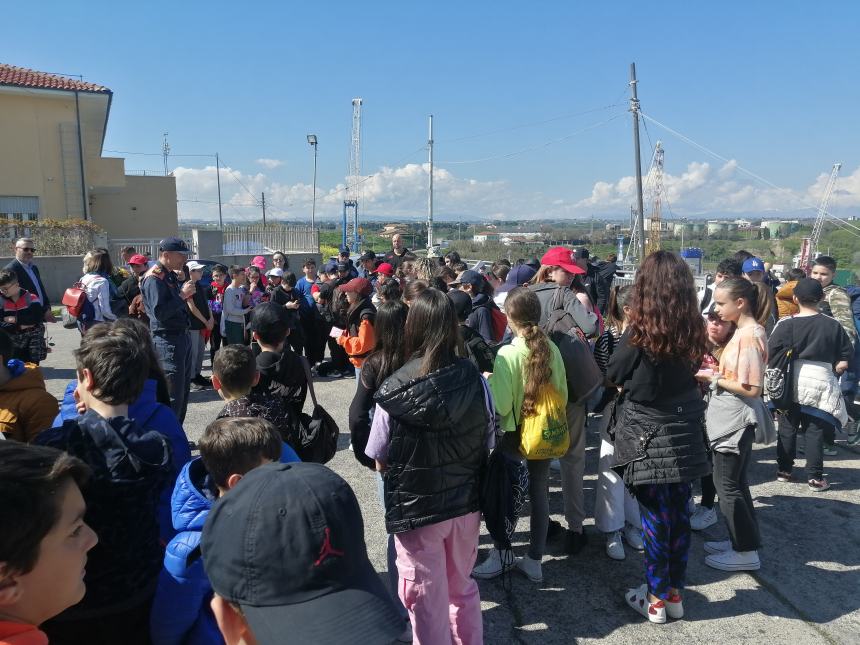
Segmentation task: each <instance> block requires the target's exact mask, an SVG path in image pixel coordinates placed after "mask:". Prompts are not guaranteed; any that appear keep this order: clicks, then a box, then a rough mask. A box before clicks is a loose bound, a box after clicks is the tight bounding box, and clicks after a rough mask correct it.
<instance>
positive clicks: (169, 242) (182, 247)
mask: <svg viewBox="0 0 860 645" xmlns="http://www.w3.org/2000/svg"><path fill="white" fill-rule="evenodd" d="M158 250H159V251H168V252H169V251H176V252H177V253H184V254H185V255H188V254H189V253H191V249H189V248H188V245H187V244H186V243H185V240H181V239H179V238H178V237H166V238H164V239H163V240H161V242H159V243H158Z"/></svg>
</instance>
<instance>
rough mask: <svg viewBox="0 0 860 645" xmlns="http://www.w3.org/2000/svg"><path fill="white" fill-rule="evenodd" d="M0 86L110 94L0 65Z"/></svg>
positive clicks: (80, 83) (88, 85) (76, 82)
mask: <svg viewBox="0 0 860 645" xmlns="http://www.w3.org/2000/svg"><path fill="white" fill-rule="evenodd" d="M0 85H11V86H14V87H32V88H35V89H44V90H66V91H74V90H78V91H80V92H95V93H99V94H111V91H110V90H109V89H108V88H106V87H104V86H102V85H96V84H95V83H87V82H86V81H79V80H77V79H74V78H66V77H65V76H58V75H57V74H48V73H47V72H37V71H36V70H33V69H27V68H26V67H15V66H14V65H6V64H3V63H0Z"/></svg>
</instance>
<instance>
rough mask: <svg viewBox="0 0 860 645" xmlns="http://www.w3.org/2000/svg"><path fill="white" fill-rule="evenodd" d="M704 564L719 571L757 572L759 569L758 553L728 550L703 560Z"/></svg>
mask: <svg viewBox="0 0 860 645" xmlns="http://www.w3.org/2000/svg"><path fill="white" fill-rule="evenodd" d="M705 564H707V565H708V566H709V567H712V568H714V569H719V570H720V571H758V570H759V569H761V561H760V560H759V559H758V551H735V550H734V549H729V550H728V551H723V552H722V553H715V554H714V555H709V556H708V557H706V558H705Z"/></svg>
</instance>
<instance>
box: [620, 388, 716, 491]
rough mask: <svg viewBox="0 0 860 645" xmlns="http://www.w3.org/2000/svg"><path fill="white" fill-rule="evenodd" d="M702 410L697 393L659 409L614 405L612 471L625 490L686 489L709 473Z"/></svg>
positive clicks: (631, 404) (703, 406) (703, 412)
mask: <svg viewBox="0 0 860 645" xmlns="http://www.w3.org/2000/svg"><path fill="white" fill-rule="evenodd" d="M705 407H706V406H705V402H704V400H703V399H702V397H701V394H700V393H699V392H698V390H696V391H692V392H690V393H688V394H684V395H683V396H681V397H679V399H678V400H677V401H675V402H674V403H672V404H671V405H666V406H661V407H652V406H648V405H645V404H642V403H637V402H635V401H631V400H629V399H626V400H623V401H622V402H619V403H618V404H617V408H616V410H615V411H614V414H615V415H616V419H615V425H614V434H615V465H614V466H613V470H615V471H616V472H618V473H619V474H620V475H622V476H623V478H624V483H625V484H626V485H627V486H628V487H629V488H633V487H634V486H643V485H646V484H678V483H685V482H690V481H693V480H694V479H699V478H700V477H704V476H705V475H707V474H708V473H710V472H711V463H710V461H709V459H708V439H707V435H706V432H705Z"/></svg>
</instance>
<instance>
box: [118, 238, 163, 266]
mask: <svg viewBox="0 0 860 645" xmlns="http://www.w3.org/2000/svg"><path fill="white" fill-rule="evenodd" d="M160 241H161V240H153V239H148V238H124V239H118V238H111V239H110V241H109V242H108V250H109V251H110V257H111V259H112V260H113V263H114V264H115V265H116V266H120V267H121V266H124V265H125V262H124V261H123V259H122V250H123V249H124V248H126V247H129V246H132V247H134V251H135V253H141V254H143V255H145V256H147V257H148V258H149V259H151V260H157V259H158V243H159V242H160Z"/></svg>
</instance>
